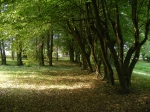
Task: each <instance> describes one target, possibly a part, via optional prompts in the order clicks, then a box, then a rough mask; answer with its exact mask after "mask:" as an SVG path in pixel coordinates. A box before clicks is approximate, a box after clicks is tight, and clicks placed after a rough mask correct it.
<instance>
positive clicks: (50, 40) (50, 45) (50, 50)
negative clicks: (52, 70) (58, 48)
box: [47, 30, 53, 66]
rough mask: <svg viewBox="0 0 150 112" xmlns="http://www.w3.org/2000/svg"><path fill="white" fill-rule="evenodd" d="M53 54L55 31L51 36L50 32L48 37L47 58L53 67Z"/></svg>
mask: <svg viewBox="0 0 150 112" xmlns="http://www.w3.org/2000/svg"><path fill="white" fill-rule="evenodd" d="M52 54H53V30H52V31H51V34H50V33H49V32H48V35H47V57H48V64H49V66H52V59H53V57H52Z"/></svg>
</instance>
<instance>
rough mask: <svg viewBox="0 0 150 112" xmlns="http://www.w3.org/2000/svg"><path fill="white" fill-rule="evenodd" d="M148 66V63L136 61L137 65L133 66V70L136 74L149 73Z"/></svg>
mask: <svg viewBox="0 0 150 112" xmlns="http://www.w3.org/2000/svg"><path fill="white" fill-rule="evenodd" d="M149 65H150V63H149V62H144V61H138V62H137V64H136V65H135V68H134V70H136V71H138V72H148V73H150V69H149Z"/></svg>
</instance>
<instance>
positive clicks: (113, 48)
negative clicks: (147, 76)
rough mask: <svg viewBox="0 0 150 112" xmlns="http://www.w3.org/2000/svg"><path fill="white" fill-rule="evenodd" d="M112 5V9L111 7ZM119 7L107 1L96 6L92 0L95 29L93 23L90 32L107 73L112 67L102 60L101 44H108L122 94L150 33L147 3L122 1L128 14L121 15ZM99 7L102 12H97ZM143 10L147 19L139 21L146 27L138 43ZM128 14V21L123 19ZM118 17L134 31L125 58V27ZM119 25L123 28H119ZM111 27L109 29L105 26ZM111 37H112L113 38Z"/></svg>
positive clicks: (115, 3)
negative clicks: (97, 42)
mask: <svg viewBox="0 0 150 112" xmlns="http://www.w3.org/2000/svg"><path fill="white" fill-rule="evenodd" d="M141 3H142V5H141ZM112 4H113V6H114V7H111V6H112ZM120 4H121V2H118V1H112V2H109V1H107V0H101V1H100V5H97V3H96V1H95V0H92V5H93V13H94V15H95V18H96V19H95V26H94V24H92V25H91V29H92V30H93V32H94V33H95V35H96V36H97V37H98V38H99V41H100V45H101V53H102V58H103V61H104V63H105V65H106V66H107V67H108V69H107V70H108V71H110V70H111V66H110V64H109V62H108V61H107V58H105V51H104V43H106V44H107V45H108V48H109V50H110V52H111V54H112V57H113V60H114V65H115V68H116V71H117V74H118V78H119V82H120V86H121V89H122V91H124V92H127V91H128V87H129V86H130V84H131V75H132V71H133V68H134V66H135V64H136V62H137V61H138V58H139V54H140V48H141V46H142V45H143V44H144V43H145V42H146V40H147V38H148V32H149V29H148V28H149V25H150V19H149V16H148V15H149V4H150V1H148V2H147V3H146V4H144V1H142V2H139V1H137V0H132V1H130V2H128V1H124V4H126V7H128V9H130V11H129V12H127V13H126V14H124V11H125V9H124V10H121V8H120ZM145 5H146V6H147V9H144V8H141V7H145ZM99 7H100V9H101V10H99ZM126 7H124V8H126ZM119 8H120V9H119ZM112 9H113V12H112ZM142 10H144V11H145V12H146V16H145V18H146V20H145V21H142V24H144V26H145V29H144V30H145V35H144V38H143V39H141V40H140V30H139V29H140V27H139V26H140V24H141V22H140V21H139V20H140V19H141V18H140V17H143V14H142V13H139V12H138V11H142ZM122 11H123V12H122ZM99 13H101V16H99ZM121 13H123V14H124V15H121ZM129 14H130V15H131V18H129V17H126V16H125V15H129ZM121 16H125V18H127V19H129V20H130V24H132V25H133V26H132V28H133V29H134V30H133V34H134V35H133V37H134V38H133V39H132V40H133V41H132V42H133V44H132V46H130V48H129V49H128V51H127V54H126V55H125V56H124V45H125V41H124V38H125V37H124V36H123V34H124V33H122V31H125V30H124V29H123V25H127V24H126V23H123V22H121ZM103 18H104V19H103ZM121 23H122V24H123V25H121ZM110 25H111V27H108V26H110ZM111 32H113V35H112V34H111ZM130 36H132V34H130ZM111 37H115V39H114V38H111ZM132 56H133V58H132ZM111 72H112V70H111ZM109 76H110V77H111V78H112V81H113V76H112V75H111V74H109Z"/></svg>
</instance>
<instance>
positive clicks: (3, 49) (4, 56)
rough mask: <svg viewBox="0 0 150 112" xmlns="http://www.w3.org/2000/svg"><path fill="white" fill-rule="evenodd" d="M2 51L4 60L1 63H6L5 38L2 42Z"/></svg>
mask: <svg viewBox="0 0 150 112" xmlns="http://www.w3.org/2000/svg"><path fill="white" fill-rule="evenodd" d="M0 52H1V61H2V62H1V64H2V65H6V54H5V45H4V40H3V39H2V40H1V42H0Z"/></svg>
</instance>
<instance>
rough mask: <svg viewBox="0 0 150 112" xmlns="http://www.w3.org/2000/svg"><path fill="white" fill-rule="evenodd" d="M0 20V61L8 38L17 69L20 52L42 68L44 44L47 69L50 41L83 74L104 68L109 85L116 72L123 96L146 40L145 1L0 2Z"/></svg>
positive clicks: (148, 16)
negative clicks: (80, 69) (16, 62)
mask: <svg viewBox="0 0 150 112" xmlns="http://www.w3.org/2000/svg"><path fill="white" fill-rule="evenodd" d="M0 15H1V28H0V30H1V47H0V50H1V57H2V60H3V59H4V58H5V56H4V55H3V54H4V50H5V49H4V41H5V40H8V39H10V38H12V37H13V41H12V42H9V43H11V44H10V45H13V47H11V48H12V51H14V48H15V49H16V51H17V57H18V58H17V59H18V62H19V63H18V65H21V64H22V63H21V57H22V56H21V55H22V51H25V52H26V54H27V55H28V57H34V58H35V59H37V60H38V62H39V65H41V66H42V65H44V55H43V54H44V49H45V47H44V44H45V45H46V46H47V47H46V49H47V50H46V52H47V57H48V59H49V65H52V51H53V38H57V39H56V40H57V41H59V42H57V43H59V44H58V45H59V46H61V47H62V48H64V49H68V51H69V54H70V60H71V61H72V62H74V61H76V62H78V63H79V64H80V63H81V62H82V68H83V69H87V70H88V71H89V72H93V71H95V72H96V74H97V76H102V74H101V69H100V66H101V64H103V66H104V74H103V77H104V80H107V81H108V82H109V83H110V84H111V85H114V72H113V67H115V70H116V72H117V75H118V79H119V83H120V86H121V89H122V91H123V92H128V89H129V87H130V85H131V76H132V71H133V69H134V66H135V65H136V63H137V61H138V59H139V56H140V50H141V48H142V46H143V45H144V43H145V42H146V40H147V39H148V34H149V26H150V0H141V1H139V0H122V1H120V0H111V1H110V0H71V1H68V0H26V1H25V0H14V1H11V0H10V1H9V0H8V1H7V2H1V14H0ZM59 34H61V37H59ZM58 45H57V46H58ZM144 48H145V49H146V47H144ZM143 55H145V54H143ZM80 56H81V59H80ZM74 57H76V58H75V60H74ZM91 57H92V60H93V62H94V67H93V66H92V64H91ZM2 62H3V61H2ZM112 62H113V64H112Z"/></svg>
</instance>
